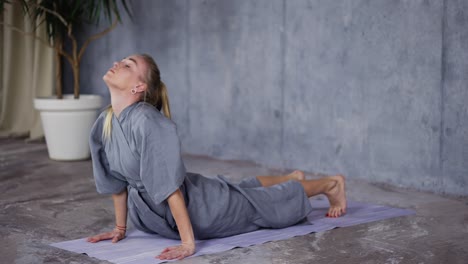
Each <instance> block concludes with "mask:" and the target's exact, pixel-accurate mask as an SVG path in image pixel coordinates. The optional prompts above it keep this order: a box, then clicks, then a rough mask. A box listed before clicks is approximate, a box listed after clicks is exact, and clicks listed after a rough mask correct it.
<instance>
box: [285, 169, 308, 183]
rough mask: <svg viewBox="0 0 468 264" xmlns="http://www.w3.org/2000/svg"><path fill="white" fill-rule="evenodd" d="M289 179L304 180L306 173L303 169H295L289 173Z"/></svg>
mask: <svg viewBox="0 0 468 264" xmlns="http://www.w3.org/2000/svg"><path fill="white" fill-rule="evenodd" d="M287 177H288V179H290V180H296V181H303V180H305V175H304V172H303V171H300V170H295V171H293V172H291V173H289V174H288V175H287Z"/></svg>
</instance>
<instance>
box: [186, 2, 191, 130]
mask: <svg viewBox="0 0 468 264" xmlns="http://www.w3.org/2000/svg"><path fill="white" fill-rule="evenodd" d="M185 56H186V60H185V61H186V62H187V63H185V85H186V86H187V90H188V93H187V109H186V111H187V112H186V117H187V121H186V126H187V129H186V131H187V133H188V135H191V134H192V133H191V128H190V98H191V97H192V86H191V78H190V77H191V76H190V0H186V1H185ZM187 138H190V137H189V136H188V137H187Z"/></svg>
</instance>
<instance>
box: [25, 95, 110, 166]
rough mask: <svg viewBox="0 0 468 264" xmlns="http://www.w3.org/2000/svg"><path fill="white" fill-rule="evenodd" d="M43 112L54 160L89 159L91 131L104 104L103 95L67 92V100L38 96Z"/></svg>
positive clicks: (50, 153)
mask: <svg viewBox="0 0 468 264" xmlns="http://www.w3.org/2000/svg"><path fill="white" fill-rule="evenodd" d="M34 107H35V108H36V109H37V110H39V111H40V113H41V119H42V126H43V128H44V134H45V139H46V143H47V149H48V150H49V157H50V158H51V159H54V160H83V159H88V158H89V156H90V153H89V143H88V140H89V134H90V131H91V127H92V126H93V123H94V122H95V120H96V118H97V110H98V109H100V108H101V107H102V97H101V96H99V95H80V99H78V100H76V99H73V95H64V97H63V99H56V98H36V99H34Z"/></svg>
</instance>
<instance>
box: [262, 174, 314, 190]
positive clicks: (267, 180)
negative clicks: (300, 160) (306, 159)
mask: <svg viewBox="0 0 468 264" xmlns="http://www.w3.org/2000/svg"><path fill="white" fill-rule="evenodd" d="M257 179H258V181H260V183H261V184H262V186H263V187H269V186H272V185H276V184H280V183H282V182H286V181H290V180H296V181H302V180H304V179H305V176H304V172H302V171H300V170H295V171H293V172H291V173H290V174H286V175H280V176H267V175H265V176H257Z"/></svg>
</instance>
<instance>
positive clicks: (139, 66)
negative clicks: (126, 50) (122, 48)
mask: <svg viewBox="0 0 468 264" xmlns="http://www.w3.org/2000/svg"><path fill="white" fill-rule="evenodd" d="M146 68H147V66H146V63H145V61H144V60H143V59H142V58H141V57H139V56H137V55H131V56H128V57H126V58H124V59H123V60H121V61H119V62H114V65H113V66H112V68H110V69H109V70H108V71H107V72H106V74H105V75H104V76H103V77H102V79H103V80H104V82H105V83H106V84H107V86H109V88H115V89H119V90H128V91H129V92H130V90H131V89H133V88H137V86H138V87H139V86H140V85H141V84H143V82H144V81H143V80H144V78H143V76H145V72H146Z"/></svg>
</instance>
